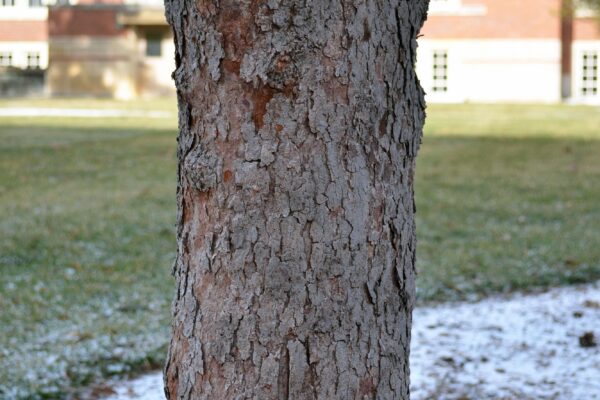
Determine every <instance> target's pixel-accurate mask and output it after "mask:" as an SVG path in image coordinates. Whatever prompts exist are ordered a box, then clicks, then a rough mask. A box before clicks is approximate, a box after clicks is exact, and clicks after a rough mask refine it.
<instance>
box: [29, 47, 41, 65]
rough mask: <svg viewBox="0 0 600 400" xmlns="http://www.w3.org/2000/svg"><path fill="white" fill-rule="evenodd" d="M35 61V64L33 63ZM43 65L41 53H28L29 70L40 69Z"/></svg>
mask: <svg viewBox="0 0 600 400" xmlns="http://www.w3.org/2000/svg"><path fill="white" fill-rule="evenodd" d="M31 60H35V62H33V63H32V62H31ZM41 64H42V56H41V54H40V52H39V51H30V52H28V53H27V68H28V69H39V68H40V67H41Z"/></svg>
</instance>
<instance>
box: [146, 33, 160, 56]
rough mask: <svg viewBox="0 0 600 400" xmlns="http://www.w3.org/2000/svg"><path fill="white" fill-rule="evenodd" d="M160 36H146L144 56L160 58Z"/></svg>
mask: <svg viewBox="0 0 600 400" xmlns="http://www.w3.org/2000/svg"><path fill="white" fill-rule="evenodd" d="M161 45H162V36H161V35H157V34H148V35H146V55H147V56H148V57H160V56H161V54H162V48H161V47H162V46H161Z"/></svg>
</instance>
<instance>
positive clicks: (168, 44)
mask: <svg viewBox="0 0 600 400" xmlns="http://www.w3.org/2000/svg"><path fill="white" fill-rule="evenodd" d="M0 1H1V0H0ZM48 36H49V41H48V52H49V59H50V63H49V66H48V71H47V74H46V80H47V86H48V89H49V91H50V94H51V95H61V96H80V95H85V96H105V97H116V98H122V99H127V98H132V97H136V96H145V95H164V94H169V93H173V92H174V85H173V82H172V80H171V71H172V70H173V69H174V59H173V58H174V45H173V38H172V34H171V30H170V28H169V27H168V25H167V22H166V20H165V17H164V8H163V4H162V1H161V0H134V1H128V0H125V1H123V0H79V2H78V3H77V4H69V5H55V6H52V7H50V8H49V14H48Z"/></svg>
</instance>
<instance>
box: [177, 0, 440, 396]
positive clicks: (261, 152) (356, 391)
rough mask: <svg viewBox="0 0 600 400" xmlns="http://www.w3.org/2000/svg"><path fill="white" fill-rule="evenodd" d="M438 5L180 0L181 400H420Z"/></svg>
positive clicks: (385, 0) (422, 1)
mask: <svg viewBox="0 0 600 400" xmlns="http://www.w3.org/2000/svg"><path fill="white" fill-rule="evenodd" d="M427 6H428V0H378V1H367V2H365V1H351V0H318V1H311V0H286V1H283V0H268V1H267V0H263V1H261V0H220V1H218V0H212V1H211V0H196V1H191V0H167V2H166V14H167V18H168V21H169V23H170V24H171V26H172V28H173V31H174V34H175V44H176V55H175V56H176V65H177V68H176V70H175V72H174V73H173V77H174V79H175V82H176V86H177V92H178V103H179V130H180V133H179V138H178V157H179V174H178V188H177V201H178V225H177V226H178V229H177V243H178V252H177V259H176V261H175V265H174V275H175V277H176V282H177V290H176V296H175V299H174V303H173V331H172V340H171V345H170V349H169V354H168V360H167V364H166V367H165V392H166V395H167V398H168V399H211V400H215V399H261V400H263V399H386V400H392V399H408V398H409V378H408V376H409V366H408V356H409V342H410V326H411V312H412V308H413V304H414V297H415V245H416V239H415V220H414V213H415V206H414V200H413V174H414V168H415V157H416V154H417V150H418V148H419V144H420V140H421V134H422V128H423V123H424V119H425V112H424V109H425V105H424V100H423V91H422V89H421V87H420V85H419V83H418V80H417V77H416V75H415V68H414V64H415V57H416V47H417V44H416V37H417V34H418V32H419V30H420V28H421V26H422V24H423V22H424V19H425V18H426V10H427Z"/></svg>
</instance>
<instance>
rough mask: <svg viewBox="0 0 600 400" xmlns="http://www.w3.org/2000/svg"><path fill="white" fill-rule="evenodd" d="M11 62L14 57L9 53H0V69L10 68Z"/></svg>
mask: <svg viewBox="0 0 600 400" xmlns="http://www.w3.org/2000/svg"><path fill="white" fill-rule="evenodd" d="M13 61H14V57H13V54H12V53H11V52H10V51H2V52H0V67H12V65H13Z"/></svg>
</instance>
